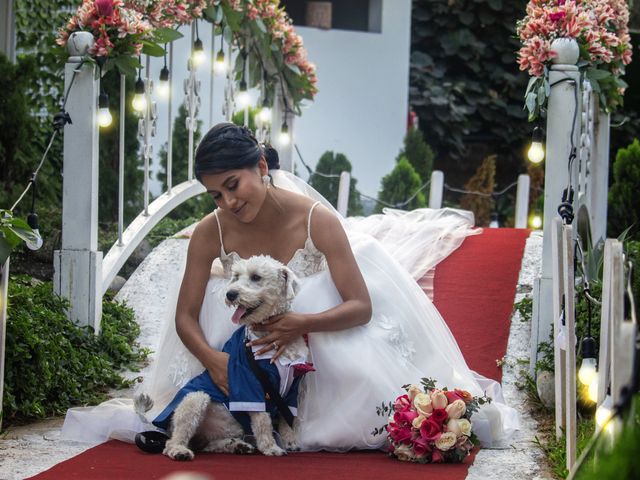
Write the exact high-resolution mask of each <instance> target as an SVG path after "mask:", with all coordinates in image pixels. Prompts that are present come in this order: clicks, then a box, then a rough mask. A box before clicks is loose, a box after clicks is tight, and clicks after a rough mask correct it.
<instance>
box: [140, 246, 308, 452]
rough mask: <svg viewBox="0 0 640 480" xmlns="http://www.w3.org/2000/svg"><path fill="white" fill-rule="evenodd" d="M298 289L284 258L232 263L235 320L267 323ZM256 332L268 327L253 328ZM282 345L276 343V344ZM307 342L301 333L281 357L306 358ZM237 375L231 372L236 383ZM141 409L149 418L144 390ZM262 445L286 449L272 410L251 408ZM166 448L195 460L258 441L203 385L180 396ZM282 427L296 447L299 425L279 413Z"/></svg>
mask: <svg viewBox="0 0 640 480" xmlns="http://www.w3.org/2000/svg"><path fill="white" fill-rule="evenodd" d="M297 290H298V280H297V278H296V276H295V274H294V273H293V272H292V271H291V270H290V269H289V268H287V267H286V266H285V265H283V264H282V263H281V262H279V261H277V260H275V259H273V258H271V257H269V256H264V255H260V256H254V257H251V258H249V259H246V260H245V259H240V260H238V261H236V262H235V263H234V264H233V267H232V271H231V281H230V283H229V285H228V287H227V292H226V300H225V302H226V303H227V305H228V306H231V307H235V308H236V311H235V313H234V314H233V317H232V320H233V321H234V322H237V323H240V324H241V325H245V326H246V329H247V330H252V329H251V326H252V325H257V324H261V323H264V322H265V321H266V320H267V319H269V318H270V317H272V316H274V315H278V314H281V313H285V312H287V311H289V309H290V307H291V301H292V300H293V298H294V297H295V295H296V293H297ZM253 334H254V338H255V336H258V337H260V336H264V335H266V333H264V332H258V331H254V332H253ZM276 347H277V345H274V348H276ZM308 353H309V350H308V347H307V345H306V343H305V341H304V339H303V338H302V337H300V338H299V339H297V340H296V341H294V342H293V343H290V344H289V345H287V346H286V348H285V350H284V351H283V353H282V355H281V357H284V358H286V359H290V360H292V361H293V360H296V359H300V358H307V356H308ZM233 382H234V378H229V384H230V385H231V384H233ZM134 403H135V407H136V411H137V412H138V414H139V415H140V416H141V417H143V418H144V413H145V412H146V411H148V410H149V409H150V408H151V407H152V405H153V401H152V400H151V399H150V398H149V397H148V396H147V395H145V394H143V395H139V396H137V397H136V398H135V402H134ZM247 413H248V414H249V418H250V424H251V429H252V431H253V435H254V437H255V443H256V447H257V449H258V450H259V451H260V452H261V453H263V454H264V455H270V456H279V455H284V454H285V453H286V451H285V450H283V449H282V448H280V447H279V446H278V445H277V443H276V441H275V438H274V436H273V428H272V422H271V416H270V414H269V413H268V412H264V411H262V412H260V411H258V412H247ZM168 431H169V433H170V437H171V438H170V439H169V440H167V443H166V445H165V448H164V451H163V454H164V455H167V456H168V457H170V458H172V459H174V460H192V459H193V457H194V453H193V451H194V450H202V451H206V452H222V453H252V452H253V451H254V447H253V445H251V444H250V443H247V442H245V441H244V440H243V434H244V431H243V428H242V426H241V425H240V423H239V422H238V421H237V420H236V419H235V418H234V416H233V415H232V414H231V413H230V411H229V409H228V408H227V407H226V406H225V405H224V404H223V403H218V402H216V401H212V398H211V396H210V395H209V394H207V393H205V392H203V391H191V392H190V393H188V394H186V396H184V398H183V399H182V400H181V401H180V403H179V404H178V406H177V407H176V409H175V410H174V412H173V415H172V417H171V421H170V425H169V429H168ZM278 431H279V433H280V436H281V438H282V441H283V443H284V446H285V448H286V449H287V450H296V449H297V443H296V438H295V433H294V429H292V428H291V427H290V426H289V424H288V423H287V422H286V421H284V419H283V418H280V419H279V423H278Z"/></svg>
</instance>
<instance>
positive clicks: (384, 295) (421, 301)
mask: <svg viewBox="0 0 640 480" xmlns="http://www.w3.org/2000/svg"><path fill="white" fill-rule="evenodd" d="M272 176H273V179H274V183H275V185H276V186H278V187H280V188H287V189H289V190H293V191H297V192H299V193H302V194H305V195H308V196H311V197H312V198H315V199H317V200H320V201H322V202H323V203H324V204H325V205H326V206H328V207H329V208H332V207H331V206H330V205H328V204H327V202H326V200H324V199H323V198H322V197H321V196H320V195H319V194H318V193H317V192H315V191H314V190H312V189H311V188H310V187H308V186H307V185H306V184H305V183H304V182H303V181H302V180H299V179H297V177H294V176H293V175H291V174H288V173H286V172H281V171H275V172H272ZM334 211H335V210H334ZM336 215H338V214H337V212H336ZM342 222H343V225H344V227H345V231H346V232H347V235H348V238H349V242H350V244H351V248H352V250H353V252H354V255H355V258H356V260H357V263H358V266H359V268H360V270H361V271H362V275H363V277H364V279H365V282H366V284H367V287H368V289H369V294H370V296H371V300H372V306H373V315H372V318H371V320H370V322H369V323H367V324H366V325H362V326H358V327H355V328H351V329H348V330H342V331H336V332H322V333H310V334H309V346H310V349H311V352H312V353H311V354H312V360H313V363H314V366H315V369H316V371H315V372H311V373H309V374H307V375H306V376H305V378H304V380H303V382H302V385H301V387H300V398H299V408H298V417H299V430H298V432H297V433H298V439H299V443H300V446H301V447H302V449H303V450H320V449H325V450H333V451H346V450H349V449H353V448H355V449H374V448H381V447H383V446H384V444H385V438H384V436H381V435H378V436H373V435H372V431H373V430H374V428H376V427H379V426H381V425H383V424H384V423H386V420H385V419H384V418H381V417H378V416H377V414H376V406H379V405H380V404H381V403H383V402H385V403H386V402H389V401H391V400H394V399H395V397H396V396H398V395H400V394H401V393H403V390H402V388H401V387H402V385H405V384H408V383H419V381H420V379H421V378H422V377H432V378H434V379H435V380H436V381H437V382H438V385H439V386H441V387H445V386H446V387H448V388H450V389H451V388H462V389H466V390H468V391H470V392H471V393H472V394H474V395H482V394H483V393H485V392H486V393H487V395H488V396H490V397H492V398H493V402H492V403H491V404H489V405H485V406H483V407H482V408H481V409H480V411H479V412H477V413H476V414H475V415H474V416H473V430H474V432H475V433H476V434H477V435H478V437H479V438H480V440H481V441H482V444H483V445H484V446H485V447H490V446H499V445H503V444H505V442H506V441H507V440H508V439H509V437H510V436H511V434H512V433H513V432H514V431H515V430H516V429H517V428H518V416H517V413H516V412H515V410H513V409H512V408H510V407H508V406H507V405H505V403H504V400H503V398H502V394H501V389H500V386H499V384H498V383H497V382H495V381H493V380H489V379H487V378H485V377H481V376H480V375H478V374H476V373H475V372H473V371H471V370H470V369H469V367H468V366H467V364H466V362H465V360H464V358H463V356H462V353H461V352H460V349H459V348H458V345H457V343H456V341H455V339H454V338H453V336H452V334H451V332H450V331H449V328H448V327H447V325H446V324H445V322H444V320H443V319H442V317H441V316H440V314H439V313H438V311H437V309H436V308H435V307H434V305H433V303H432V302H431V300H430V299H429V298H428V297H427V295H425V293H424V292H423V291H422V289H421V287H420V286H419V285H418V284H417V282H416V280H417V279H419V278H422V277H423V276H424V275H425V274H426V273H427V272H428V271H431V270H433V268H434V267H435V265H436V264H437V263H438V262H439V261H440V260H442V259H443V258H445V257H446V256H447V255H448V254H449V253H451V252H452V251H453V250H454V249H455V248H457V247H458V246H459V245H460V244H461V243H462V242H463V241H464V238H465V237H466V236H468V235H472V234H474V233H476V232H477V230H474V229H473V228H472V226H473V217H472V215H470V214H469V213H468V212H461V211H458V210H451V209H443V210H429V209H421V210H416V211H413V212H408V213H407V212H401V211H395V210H391V211H387V212H385V214H384V215H373V216H371V217H367V218H364V219H362V218H360V219H351V218H348V219H342ZM222 237H223V238H222V240H223V241H224V232H223V235H222ZM312 237H313V232H309V235H308V237H307V241H306V242H305V245H304V246H303V247H302V248H300V249H298V250H297V251H296V253H295V254H294V256H293V258H292V259H291V260H290V261H289V263H288V266H289V267H290V268H291V269H292V270H293V271H294V272H295V273H296V274H297V275H298V277H299V278H300V285H301V288H300V291H299V293H298V294H297V296H296V298H295V300H294V302H293V310H294V311H297V312H301V313H315V312H320V311H324V310H327V309H329V308H332V307H334V306H335V305H337V304H339V303H340V302H341V301H342V300H341V298H340V295H339V293H338V291H337V290H336V287H335V285H334V283H333V280H332V278H331V274H330V272H329V271H328V269H327V266H326V261H325V259H324V256H323V254H322V252H320V251H319V250H317V249H316V247H315V245H314V244H313V240H312ZM223 245H224V243H223ZM236 258H237V254H235V252H226V251H225V250H224V246H223V249H222V251H221V252H220V260H221V262H222V267H223V271H224V272H228V269H229V268H230V265H231V264H232V263H233V261H234V260H235V259H236ZM225 277H226V275H225V274H220V275H212V278H211V280H210V281H209V284H208V286H207V291H206V294H205V299H204V301H203V305H202V309H201V313H200V325H201V327H202V330H203V332H204V334H205V336H206V338H207V340H208V342H209V344H210V345H211V346H212V347H214V348H216V349H221V348H222V346H223V344H224V343H225V341H226V340H227V339H228V338H229V337H230V336H231V334H232V333H233V331H234V330H235V329H236V328H238V326H237V325H235V324H233V323H232V322H231V320H230V318H231V315H232V313H233V311H232V310H231V309H229V308H228V307H226V306H225V304H224V301H223V298H224V297H223V295H224V291H225V286H226V283H227V279H226V278H225ZM178 286H179V285H176V290H177V288H178ZM173 316H174V312H169V315H168V316H167V320H166V321H167V328H166V333H165V335H164V339H163V341H162V343H161V347H160V350H159V352H158V355H157V360H156V366H155V369H154V373H153V374H152V376H151V377H150V378H149V379H146V380H145V382H144V383H143V385H142V390H144V391H146V392H147V393H149V394H151V396H152V397H153V398H154V400H155V407H154V410H152V411H151V412H149V414H148V418H149V419H152V418H154V416H155V414H156V413H158V412H159V411H161V410H162V409H163V408H164V406H165V405H166V404H167V403H168V402H169V401H170V400H171V399H172V398H173V395H174V394H175V393H176V391H177V390H178V389H179V388H180V387H181V386H182V385H184V384H185V383H186V382H187V381H189V380H190V379H191V378H193V377H194V376H196V375H198V374H200V373H201V372H202V370H203V367H202V365H201V364H200V363H199V362H198V360H197V359H196V358H195V357H193V356H192V355H191V354H190V353H189V351H188V350H187V349H186V348H185V347H184V346H183V345H182V343H181V342H180V340H179V339H178V337H177V335H176V333H175V327H174V324H173ZM148 429H150V425H148V424H145V423H143V422H142V421H141V420H140V419H139V418H138V417H137V416H136V415H135V414H134V413H133V409H132V404H131V400H124V399H116V400H111V401H109V402H105V403H104V404H101V405H99V406H97V407H89V408H77V409H71V410H69V412H68V413H67V417H66V419H65V424H64V427H63V436H64V437H66V438H72V439H75V440H83V439H84V440H87V441H93V442H97V441H100V440H102V441H104V440H105V439H107V438H109V437H111V438H119V439H121V440H128V441H131V439H132V438H133V436H134V434H135V432H137V431H141V430H148Z"/></svg>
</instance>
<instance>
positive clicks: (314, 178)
mask: <svg viewBox="0 0 640 480" xmlns="http://www.w3.org/2000/svg"><path fill="white" fill-rule="evenodd" d="M351 169H352V166H351V162H350V161H349V160H348V159H347V157H346V156H345V155H344V154H342V153H336V154H334V153H333V152H331V151H327V152H324V153H323V154H322V156H321V157H320V160H318V163H317V165H316V171H315V173H314V174H312V175H311V178H310V179H309V185H311V186H312V187H313V188H315V189H316V190H317V191H318V192H320V193H321V194H322V196H324V198H326V199H327V200H329V202H330V203H331V205H333V206H334V207H337V206H338V187H339V185H340V178H338V177H324V176H322V175H318V173H320V174H323V175H340V174H341V173H342V172H349V173H351ZM357 183H358V181H357V180H356V179H355V178H353V177H351V185H350V186H349V207H348V212H347V214H348V215H349V216H354V215H362V204H361V203H360V196H359V195H358V192H357V190H356V184H357Z"/></svg>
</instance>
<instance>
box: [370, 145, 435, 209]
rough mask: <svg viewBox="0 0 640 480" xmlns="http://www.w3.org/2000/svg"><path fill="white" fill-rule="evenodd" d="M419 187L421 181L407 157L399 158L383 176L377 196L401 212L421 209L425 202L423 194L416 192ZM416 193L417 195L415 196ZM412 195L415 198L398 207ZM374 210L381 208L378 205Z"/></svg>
mask: <svg viewBox="0 0 640 480" xmlns="http://www.w3.org/2000/svg"><path fill="white" fill-rule="evenodd" d="M421 186H422V179H421V178H420V175H418V173H417V172H416V171H415V169H414V168H413V166H411V164H410V163H409V160H407V157H400V159H399V160H398V163H397V165H396V166H395V168H394V169H393V170H392V171H391V173H389V174H388V175H385V177H384V178H383V179H382V190H381V191H380V193H379V194H378V199H379V200H381V201H383V202H386V203H389V204H391V205H397V206H398V208H402V209H403V210H413V209H415V208H422V207H425V206H426V205H427V201H426V199H425V196H424V192H422V191H420V192H418V189H419V188H420V187H421ZM416 192H418V193H417V194H416ZM414 194H415V196H414V197H413V199H412V200H411V201H410V202H409V203H408V204H406V205H402V206H400V204H402V203H404V202H406V201H407V200H409V199H410V198H411V197H412V196H413V195H414ZM376 208H377V211H382V208H383V207H382V205H381V204H378V207H376Z"/></svg>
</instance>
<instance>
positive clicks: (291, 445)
mask: <svg viewBox="0 0 640 480" xmlns="http://www.w3.org/2000/svg"><path fill="white" fill-rule="evenodd" d="M284 448H285V449H286V450H287V452H298V451H300V447H299V446H298V444H297V443H296V441H295V440H291V441H287V442H285V443H284Z"/></svg>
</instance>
